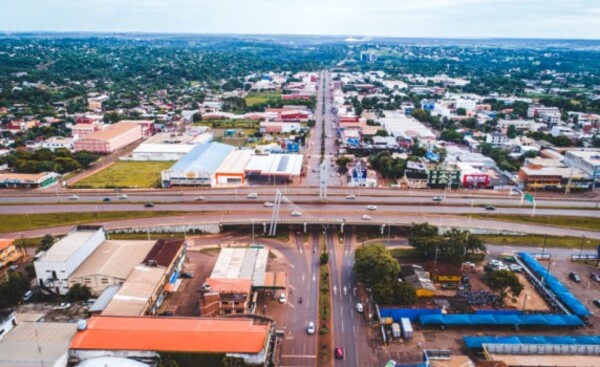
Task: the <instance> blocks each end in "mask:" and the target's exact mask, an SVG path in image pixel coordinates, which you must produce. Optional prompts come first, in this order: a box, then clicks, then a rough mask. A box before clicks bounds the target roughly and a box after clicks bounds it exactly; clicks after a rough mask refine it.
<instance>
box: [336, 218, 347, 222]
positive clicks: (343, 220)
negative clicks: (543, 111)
mask: <svg viewBox="0 0 600 367" xmlns="http://www.w3.org/2000/svg"><path fill="white" fill-rule="evenodd" d="M336 221H337V222H345V221H346V218H337V219H336Z"/></svg>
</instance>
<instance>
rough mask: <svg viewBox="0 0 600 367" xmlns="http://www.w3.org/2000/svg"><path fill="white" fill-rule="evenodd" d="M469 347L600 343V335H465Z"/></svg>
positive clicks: (464, 338)
mask: <svg viewBox="0 0 600 367" xmlns="http://www.w3.org/2000/svg"><path fill="white" fill-rule="evenodd" d="M463 340H464V342H465V345H466V347H467V348H469V349H476V348H483V344H563V345H565V344H566V345H600V336H593V335H575V336H541V335H521V336H464V337H463Z"/></svg>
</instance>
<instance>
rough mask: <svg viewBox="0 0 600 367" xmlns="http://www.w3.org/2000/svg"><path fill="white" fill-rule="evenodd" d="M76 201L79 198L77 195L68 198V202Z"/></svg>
mask: <svg viewBox="0 0 600 367" xmlns="http://www.w3.org/2000/svg"><path fill="white" fill-rule="evenodd" d="M77 199H79V196H77V195H71V196H69V200H77Z"/></svg>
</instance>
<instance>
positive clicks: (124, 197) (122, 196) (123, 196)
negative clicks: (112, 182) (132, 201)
mask: <svg viewBox="0 0 600 367" xmlns="http://www.w3.org/2000/svg"><path fill="white" fill-rule="evenodd" d="M119 199H121V200H125V199H127V195H125V194H121V195H119Z"/></svg>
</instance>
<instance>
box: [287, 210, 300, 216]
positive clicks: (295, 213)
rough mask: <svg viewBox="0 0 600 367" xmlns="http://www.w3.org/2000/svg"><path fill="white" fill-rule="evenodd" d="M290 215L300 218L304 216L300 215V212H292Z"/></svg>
mask: <svg viewBox="0 0 600 367" xmlns="http://www.w3.org/2000/svg"><path fill="white" fill-rule="evenodd" d="M290 215H291V216H292V217H299V216H301V215H302V213H300V212H296V211H293V212H291V213H290Z"/></svg>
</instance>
